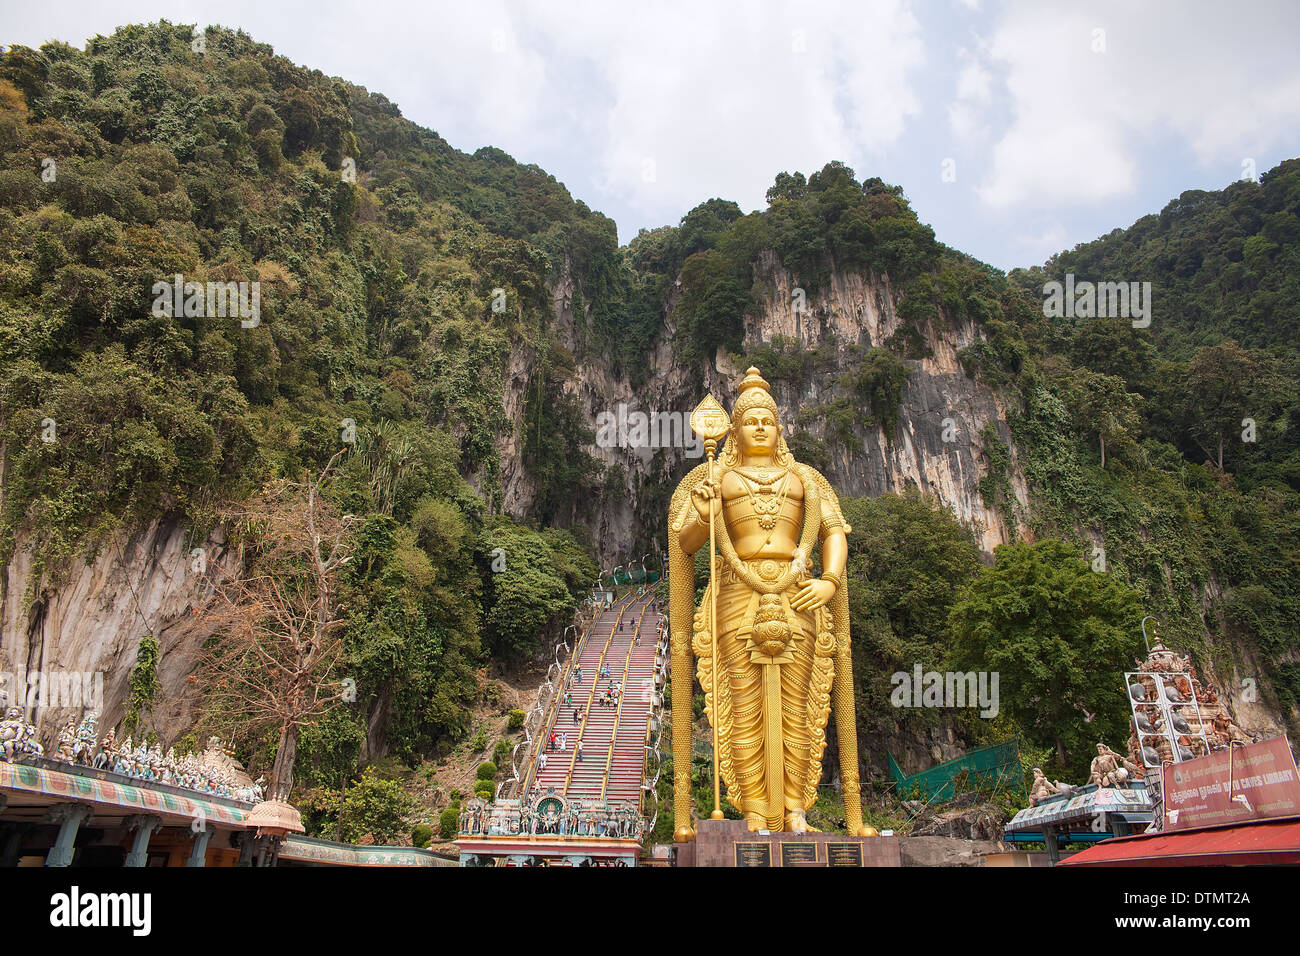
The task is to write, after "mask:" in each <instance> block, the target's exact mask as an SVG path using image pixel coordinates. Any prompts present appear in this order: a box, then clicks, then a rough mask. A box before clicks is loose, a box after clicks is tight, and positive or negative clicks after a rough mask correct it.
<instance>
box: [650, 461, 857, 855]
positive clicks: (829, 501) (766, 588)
mask: <svg viewBox="0 0 1300 956" xmlns="http://www.w3.org/2000/svg"><path fill="white" fill-rule="evenodd" d="M789 467H790V468H791V470H792V471H793V472H794V473H795V474H796V475H797V476H798V478H799V479H800V482H801V483H802V485H803V490H804V497H803V501H802V503H801V505H800V503H799V502H791V503H788V504H787V508H786V513H785V514H784V515H783V516H782V517H781V518H780V519H778V520H784V521H787V522H789V523H790V527H789V528H788V530H790V531H793V532H794V535H793V537H795V539H796V540H798V541H799V545H800V550H801V551H802V553H803V555H804V556H806V558H807V563H808V564H811V558H812V550H813V546H814V545H815V544H816V543H818V542H820V541H821V540H822V539H823V538H824V537H825V536H826V535H827V534H829V533H831V532H832V531H844V532H846V533H847V532H848V531H849V530H850V529H849V528H848V527H847V525H846V524H845V522H844V517H843V514H842V513H841V511H840V507H839V502H838V500H837V499H836V497H835V494H834V492H833V491H832V490H831V488H830V485H829V483H828V482H827V481H826V479H825V478H824V477H823V476H822V475H821V474H819V473H818V472H817V471H816V470H815V469H813V468H810V467H808V466H807V465H802V464H799V463H797V462H792V463H791V464H790V465H789ZM706 477H707V465H701V466H699V467H697V468H695V469H693V470H692V471H691V472H690V473H689V474H688V475H687V476H686V477H685V478H684V479H683V480H682V482H681V483H680V484H679V485H678V487H677V490H676V492H675V493H674V495H673V498H672V503H671V505H670V510H669V515H670V519H669V520H670V525H671V527H670V534H669V574H670V591H669V623H670V626H671V634H672V638H671V646H672V668H673V670H672V679H673V718H674V736H673V756H674V764H675V769H676V768H687V770H688V768H689V766H690V740H689V737H688V736H687V737H686V738H685V739H681V740H679V739H678V737H679V734H680V733H681V726H682V720H681V716H682V704H683V698H682V697H681V696H679V695H682V694H683V693H685V699H686V700H687V701H689V688H690V686H691V669H690V656H691V654H692V653H693V654H694V657H695V660H696V663H697V666H698V677H699V681H700V686H701V688H703V690H704V695H705V711H706V713H707V715H708V719H709V721H710V723H714V722H716V726H717V730H718V754H717V760H718V765H719V772H720V774H721V776H722V779H723V781H724V782H725V783H726V788H727V800H728V802H729V803H731V804H732V806H734V807H736V809H737V810H739V811H740V812H741V813H742V814H744V815H745V816H746V817H747V818H749V819H750V820H751V821H759V822H761V825H762V826H763V828H765V829H771V830H784V829H787V828H788V822H789V817H790V814H791V813H792V812H802V811H805V810H806V809H807V808H809V807H811V806H812V805H813V803H814V802H815V801H816V799H817V784H818V782H819V780H820V777H821V772H822V755H823V752H824V750H825V747H826V724H827V720H828V717H829V713H830V707H831V698H832V689H833V688H834V697H835V704H836V711H837V714H838V718H837V725H836V726H837V731H838V733H839V735H840V737H841V739H840V745H841V762H842V764H843V767H842V779H843V783H844V791H845V793H844V796H845V807H846V812H847V816H848V817H849V823H850V831H851V832H852V831H854V830H856V829H857V828H858V827H860V826H861V810H860V802H859V796H858V794H859V785H858V773H857V743H856V737H857V735H856V727H855V725H854V718H853V694H852V682H851V664H850V651H849V626H848V594H847V590H846V588H845V587H843V586H841V587H839V588H838V589H837V590H836V592H835V595H834V596H833V597H832V598H831V600H830V602H829V603H828V604H827V605H826V606H824V607H822V608H818V609H817V610H815V611H811V612H809V611H803V612H799V611H795V610H794V609H793V608H792V607H791V606H790V601H791V599H792V598H793V597H794V596H795V594H796V592H797V591H798V588H799V586H800V584H801V583H802V582H803V581H805V580H807V578H808V573H809V570H810V569H808V568H805V569H804V570H803V571H802V573H798V574H794V575H792V574H790V571H791V570H792V568H791V561H790V560H779V559H775V558H752V559H749V558H746V556H743V555H738V554H736V553H735V551H734V549H733V550H732V553H731V555H730V556H728V555H727V554H726V550H727V548H726V547H724V548H723V553H722V554H720V555H719V558H718V571H717V580H715V581H711V582H709V584H708V587H707V588H706V589H705V592H704V597H703V600H702V602H701V604H700V607H699V609H698V610H697V609H695V608H694V607H693V595H694V564H693V559H692V557H691V555H689V554H687V553H686V552H685V551H684V549H683V548H682V546H681V544H680V542H679V540H678V536H677V535H678V533H680V531H681V529H682V527H684V526H685V524H686V523H687V522H690V521H691V520H693V510H694V508H693V505H692V503H691V498H690V495H691V489H692V488H694V487H695V485H696V484H698V483H699V482H700V481H702V480H704V479H705V478H706ZM791 505H796V506H798V507H797V508H794V507H791ZM744 510H745V509H744V508H743V507H742V508H741V509H740V511H741V512H743V511H744ZM747 517H749V516H748V515H744V514H743V513H742V514H740V515H738V514H737V512H736V509H731V510H730V511H729V507H728V506H727V505H725V504H724V507H723V509H722V520H723V521H724V522H727V523H728V524H729V525H731V524H734V523H736V522H737V521H739V520H745V518H747ZM720 530H721V529H720ZM722 543H724V544H729V542H722ZM706 547H707V545H706ZM746 579H748V580H746ZM783 582H788V583H786V584H785V586H784V587H781V585H782V584H783ZM715 588H716V590H717V595H718V604H717V620H718V658H719V660H720V661H721V669H722V675H723V677H722V679H721V680H719V681H718V682H717V688H716V691H715V689H714V662H713V659H712V647H711V644H712V642H711V638H710V634H709V631H708V628H709V604H710V595H711V592H712V591H713V590H714V589H715ZM765 592H766V593H765ZM778 637H779V639H777V638H778ZM837 671H838V672H839V673H840V674H841V676H842V678H843V679H842V680H840V681H838V682H836V681H835V677H836V674H837ZM773 681H776V682H778V684H779V686H773V685H772V682H773ZM679 688H680V689H679ZM773 700H775V701H779V706H777V707H773V706H769V702H770V701H773ZM686 706H688V707H689V704H688V703H687V704H686ZM683 780H685V783H684V784H683ZM674 782H675V797H674V799H675V800H677V801H678V810H677V822H678V824H679V826H680V825H681V824H682V823H683V820H685V822H686V823H687V824H689V815H686V816H685V817H683V813H682V810H681V809H680V808H681V806H682V801H683V800H686V801H687V804H686V806H688V807H689V799H690V793H689V778H688V777H686V776H684V775H683V774H682V773H681V772H676V773H675V781H674ZM773 797H776V799H773ZM688 813H689V811H688Z"/></svg>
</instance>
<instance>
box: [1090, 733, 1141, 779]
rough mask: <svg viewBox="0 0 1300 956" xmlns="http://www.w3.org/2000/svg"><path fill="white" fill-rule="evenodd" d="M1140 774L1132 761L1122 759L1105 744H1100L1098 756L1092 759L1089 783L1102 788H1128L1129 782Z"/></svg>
mask: <svg viewBox="0 0 1300 956" xmlns="http://www.w3.org/2000/svg"><path fill="white" fill-rule="evenodd" d="M1138 772H1140V771H1139V768H1138V766H1137V765H1136V764H1134V763H1133V762H1132V761H1130V760H1127V759H1126V758H1124V757H1121V756H1120V755H1119V754H1117V753H1115V751H1113V750H1111V749H1110V748H1109V747H1107V746H1106V745H1105V744H1104V743H1099V744H1097V756H1096V757H1093V758H1092V764H1091V766H1090V767H1089V777H1088V782H1089V783H1095V784H1097V786H1098V787H1102V788H1105V787H1113V788H1118V787H1128V785H1129V781H1130V780H1131V779H1132V777H1133V776H1135V775H1136V773H1138Z"/></svg>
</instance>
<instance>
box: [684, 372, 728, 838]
mask: <svg viewBox="0 0 1300 956" xmlns="http://www.w3.org/2000/svg"><path fill="white" fill-rule="evenodd" d="M730 430H731V421H730V419H729V418H728V417H727V412H726V410H725V409H724V408H723V407H722V406H721V405H719V404H718V401H717V399H715V398H714V397H713V395H712V394H709V395H705V396H704V400H703V401H702V402H700V404H699V405H698V406H696V409H695V411H694V412H692V413H691V431H693V432H695V434H696V435H698V436H699V437H700V438H702V439H704V453H705V454H706V455H707V456H708V462H709V488H710V490H712V488H713V485H714V483H715V482H716V480H717V477H716V476H717V460H716V454H717V450H718V439H719V438H722V437H723V436H724V435H726V434H727V432H728V431H730ZM721 502H722V493H721V490H719V491H718V503H719V506H720V505H721ZM714 517H715V516H714V510H713V499H712V498H710V499H709V646H710V651H709V653H710V655H711V660H710V663H711V665H712V667H711V671H710V673H711V674H712V677H711V679H710V681H709V683H710V684H711V686H710V687H709V693H710V694H711V695H712V696H713V719H712V720H710V721H709V723H710V724H711V725H712V727H713V813H711V814H710V817H711V818H712V819H714V820H721V819H722V787H721V784H720V783H719V776H718V693H717V686H718V672H719V671H720V670H721V665H720V663H719V661H718V578H717V557H716V546H715V540H716V538H715V534H716V528H715V525H714Z"/></svg>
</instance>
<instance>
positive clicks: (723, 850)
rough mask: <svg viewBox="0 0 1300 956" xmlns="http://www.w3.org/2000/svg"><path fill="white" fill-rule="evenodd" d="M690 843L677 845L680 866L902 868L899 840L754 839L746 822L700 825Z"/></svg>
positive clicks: (837, 835) (771, 835)
mask: <svg viewBox="0 0 1300 956" xmlns="http://www.w3.org/2000/svg"><path fill="white" fill-rule="evenodd" d="M696 826H697V829H696V832H695V840H694V842H692V843H675V844H673V848H674V850H675V851H676V865H677V866H757V867H771V866H902V865H903V860H902V852H901V849H900V846H899V841H898V837H892V836H875V837H854V836H847V835H845V834H843V833H764V832H762V831H760V832H758V833H751V832H750V831H749V826H748V825H747V824H746V823H745V821H744V820H700V821H699V823H698V824H697V825H696Z"/></svg>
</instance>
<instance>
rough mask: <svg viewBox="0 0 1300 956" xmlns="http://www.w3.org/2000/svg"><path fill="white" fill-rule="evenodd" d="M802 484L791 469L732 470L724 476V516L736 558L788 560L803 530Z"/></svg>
mask: <svg viewBox="0 0 1300 956" xmlns="http://www.w3.org/2000/svg"><path fill="white" fill-rule="evenodd" d="M803 496H804V491H803V482H801V481H800V480H799V476H798V475H797V474H795V473H794V470H793V469H789V468H767V469H762V468H743V467H742V468H730V469H728V470H727V471H725V472H724V473H723V474H722V515H723V520H725V521H726V523H727V531H728V533H729V534H730V535H731V540H732V542H733V544H735V547H736V554H737V555H739V556H740V557H741V558H742V559H744V560H746V561H748V560H751V559H753V558H778V559H782V560H789V558H790V555H791V554H792V553H793V551H794V549H795V547H796V546H797V545H798V543H799V535H800V533H801V532H802V530H803Z"/></svg>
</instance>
